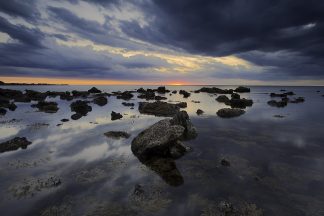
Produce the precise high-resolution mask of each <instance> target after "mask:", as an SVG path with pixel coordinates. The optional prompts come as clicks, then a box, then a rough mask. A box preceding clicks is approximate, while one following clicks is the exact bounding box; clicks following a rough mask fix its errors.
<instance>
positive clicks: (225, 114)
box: [217, 108, 245, 118]
mask: <svg viewBox="0 0 324 216" xmlns="http://www.w3.org/2000/svg"><path fill="white" fill-rule="evenodd" d="M244 113H245V111H244V110H242V109H238V108H223V109H220V110H218V111H217V115H218V116H219V117H222V118H232V117H238V116H240V115H243V114H244Z"/></svg>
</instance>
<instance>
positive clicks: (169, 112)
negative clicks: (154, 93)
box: [138, 101, 179, 117]
mask: <svg viewBox="0 0 324 216" xmlns="http://www.w3.org/2000/svg"><path fill="white" fill-rule="evenodd" d="M138 110H139V112H140V113H142V114H149V115H156V116H166V117H171V116H173V115H175V114H176V113H177V112H178V111H179V106H177V105H176V104H170V103H166V102H160V101H156V102H153V103H149V102H139V106H138Z"/></svg>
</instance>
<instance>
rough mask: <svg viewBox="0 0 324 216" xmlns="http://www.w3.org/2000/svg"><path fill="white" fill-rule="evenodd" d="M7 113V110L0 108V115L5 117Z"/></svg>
mask: <svg viewBox="0 0 324 216" xmlns="http://www.w3.org/2000/svg"><path fill="white" fill-rule="evenodd" d="M6 113H7V110H6V109H4V108H2V107H0V115H2V116H4V115H6Z"/></svg>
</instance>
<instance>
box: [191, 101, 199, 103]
mask: <svg viewBox="0 0 324 216" xmlns="http://www.w3.org/2000/svg"><path fill="white" fill-rule="evenodd" d="M191 102H192V103H200V101H195V100H192V101H191Z"/></svg>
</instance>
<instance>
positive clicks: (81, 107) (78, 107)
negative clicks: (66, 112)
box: [70, 100, 92, 116]
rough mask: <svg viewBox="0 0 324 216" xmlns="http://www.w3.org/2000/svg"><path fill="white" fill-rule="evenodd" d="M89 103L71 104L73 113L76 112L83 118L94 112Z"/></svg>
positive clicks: (78, 102) (77, 102)
mask: <svg viewBox="0 0 324 216" xmlns="http://www.w3.org/2000/svg"><path fill="white" fill-rule="evenodd" d="M88 103H89V102H88V101H81V100H77V101H75V102H73V103H71V105H70V108H71V111H72V112H76V113H78V114H80V115H82V116H85V115H87V113H88V112H91V111H92V107H91V106H89V105H88Z"/></svg>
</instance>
